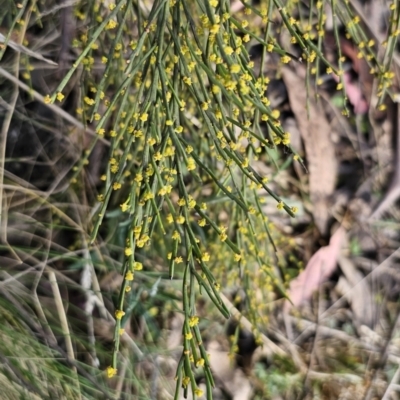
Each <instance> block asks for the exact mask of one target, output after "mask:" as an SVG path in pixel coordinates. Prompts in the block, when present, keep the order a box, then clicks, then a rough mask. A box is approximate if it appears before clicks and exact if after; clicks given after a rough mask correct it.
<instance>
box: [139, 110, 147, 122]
mask: <svg viewBox="0 0 400 400" xmlns="http://www.w3.org/2000/svg"><path fill="white" fill-rule="evenodd" d="M148 116H149V114H147V113H146V112H145V113H143V114H142V115H141V116H140V118H139V119H140V120H141V121H143V122H146V121H147V118H148Z"/></svg>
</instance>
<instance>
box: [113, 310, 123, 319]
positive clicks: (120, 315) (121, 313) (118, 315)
mask: <svg viewBox="0 0 400 400" xmlns="http://www.w3.org/2000/svg"><path fill="white" fill-rule="evenodd" d="M124 315H125V311H122V310H116V311H115V318H116V319H117V320H120V319H121V318H122V317H123V316H124Z"/></svg>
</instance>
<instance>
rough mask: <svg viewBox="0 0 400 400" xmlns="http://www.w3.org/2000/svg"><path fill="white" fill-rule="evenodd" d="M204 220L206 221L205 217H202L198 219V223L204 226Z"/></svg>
mask: <svg viewBox="0 0 400 400" xmlns="http://www.w3.org/2000/svg"><path fill="white" fill-rule="evenodd" d="M206 222H207V221H206V219H205V218H202V219H200V220H199V222H198V224H199V226H206Z"/></svg>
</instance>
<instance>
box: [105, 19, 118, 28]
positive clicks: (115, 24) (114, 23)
mask: <svg viewBox="0 0 400 400" xmlns="http://www.w3.org/2000/svg"><path fill="white" fill-rule="evenodd" d="M117 25H118V23H117V22H116V21H113V20H112V19H110V21H108V23H107V25H106V29H114V28H115V27H116V26H117Z"/></svg>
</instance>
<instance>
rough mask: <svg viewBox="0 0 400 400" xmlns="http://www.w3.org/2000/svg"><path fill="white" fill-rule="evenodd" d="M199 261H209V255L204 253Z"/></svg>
mask: <svg viewBox="0 0 400 400" xmlns="http://www.w3.org/2000/svg"><path fill="white" fill-rule="evenodd" d="M201 261H204V262H207V261H210V254H209V253H208V252H205V253H204V254H203V256H202V257H201Z"/></svg>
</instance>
